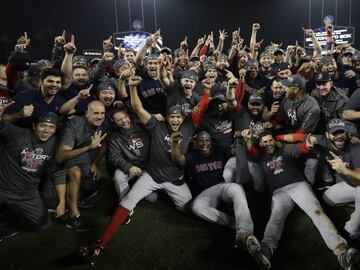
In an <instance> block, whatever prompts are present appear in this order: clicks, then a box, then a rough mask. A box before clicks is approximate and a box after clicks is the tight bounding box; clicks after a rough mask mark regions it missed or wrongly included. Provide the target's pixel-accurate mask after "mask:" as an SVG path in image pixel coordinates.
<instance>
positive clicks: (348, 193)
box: [323, 181, 360, 238]
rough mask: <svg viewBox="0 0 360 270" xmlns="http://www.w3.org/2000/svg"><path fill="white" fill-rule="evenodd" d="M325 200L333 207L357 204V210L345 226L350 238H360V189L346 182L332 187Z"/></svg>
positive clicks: (326, 193)
mask: <svg viewBox="0 0 360 270" xmlns="http://www.w3.org/2000/svg"><path fill="white" fill-rule="evenodd" d="M323 199H324V201H325V202H326V203H328V204H329V205H331V206H334V205H339V204H349V203H354V202H355V210H354V212H353V213H352V214H351V217H350V220H349V221H348V222H346V224H345V230H346V231H347V232H348V233H349V234H350V237H352V238H356V237H358V236H360V187H352V186H350V185H349V184H347V183H346V182H345V181H342V182H340V183H337V184H335V185H333V186H331V187H330V188H329V189H328V190H327V191H326V192H325V193H324V194H323Z"/></svg>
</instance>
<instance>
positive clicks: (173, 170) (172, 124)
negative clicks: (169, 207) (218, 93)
mask: <svg viewBox="0 0 360 270" xmlns="http://www.w3.org/2000/svg"><path fill="white" fill-rule="evenodd" d="M140 82H141V78H140V77H136V76H133V77H131V78H130V80H129V86H130V96H131V105H132V108H133V110H134V111H135V112H136V114H137V116H138V117H139V120H140V122H141V123H142V124H143V125H144V126H145V128H146V129H147V130H148V131H149V133H150V135H151V141H150V156H149V161H148V164H147V166H146V168H145V170H144V172H143V173H142V174H141V176H140V177H139V179H138V180H137V181H136V183H135V184H134V185H133V187H132V188H131V190H130V191H129V193H128V194H127V195H126V196H125V197H124V198H123V199H122V200H121V201H120V203H119V206H118V207H117V209H116V210H115V213H114V215H113V216H112V218H111V221H110V223H109V224H108V226H107V228H106V229H105V232H104V234H103V236H102V237H101V240H99V241H97V242H95V243H94V244H92V246H91V247H82V248H80V252H81V253H82V255H83V256H84V257H85V258H86V259H87V260H88V261H89V262H90V264H94V263H95V262H96V261H97V260H98V259H99V258H100V254H101V252H102V251H103V249H104V248H105V247H106V245H107V244H108V242H109V241H110V238H111V237H112V235H113V234H114V233H115V232H116V231H117V230H118V229H119V228H120V227H121V225H122V224H123V223H124V221H125V220H126V219H127V218H128V216H129V214H130V213H131V211H132V210H133V209H134V208H135V206H136V205H137V203H138V202H139V201H141V200H142V199H143V198H145V197H146V196H147V195H149V194H150V193H152V192H153V191H155V190H164V191H165V192H166V193H167V194H168V195H169V196H170V197H171V199H172V200H173V201H174V203H175V205H176V208H177V209H178V210H180V211H185V210H186V206H187V203H188V202H189V201H190V200H191V198H192V197H191V193H190V190H189V188H188V186H187V184H186V183H185V181H184V180H183V170H182V169H181V168H180V167H179V166H178V165H177V164H176V163H174V162H173V161H172V159H171V149H170V147H171V134H172V133H173V132H175V131H181V133H182V134H183V137H182V140H181V142H179V144H180V148H181V151H182V152H183V153H185V151H186V149H187V148H188V145H189V142H190V138H191V136H192V134H193V130H194V127H195V124H194V123H196V121H195V120H194V119H195V118H194V114H197V113H198V112H197V111H193V113H192V114H190V116H189V117H188V118H186V119H184V117H183V112H182V110H181V107H180V106H173V107H170V108H169V110H168V114H167V117H166V121H165V122H159V121H157V120H156V119H155V117H154V116H152V115H151V114H150V113H149V112H148V111H146V110H145V109H144V107H143V105H142V103H141V101H140V98H139V96H138V93H137V85H138V84H139V83H140ZM207 91H209V89H207ZM201 111H202V110H201V109H200V112H201Z"/></svg>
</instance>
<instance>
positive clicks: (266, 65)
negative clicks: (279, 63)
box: [260, 56, 272, 69]
mask: <svg viewBox="0 0 360 270" xmlns="http://www.w3.org/2000/svg"><path fill="white" fill-rule="evenodd" d="M271 64H272V59H271V57H270V56H264V57H261V58H260V65H261V66H262V67H263V68H265V69H268V68H269V67H270V66H271Z"/></svg>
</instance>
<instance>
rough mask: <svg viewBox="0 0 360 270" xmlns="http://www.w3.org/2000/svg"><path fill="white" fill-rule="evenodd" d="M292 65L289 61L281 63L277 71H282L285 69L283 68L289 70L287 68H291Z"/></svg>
mask: <svg viewBox="0 0 360 270" xmlns="http://www.w3.org/2000/svg"><path fill="white" fill-rule="evenodd" d="M290 68H291V66H290V64H289V63H285V62H283V63H280V64H279V65H278V66H277V67H276V72H280V71H283V70H287V69H290Z"/></svg>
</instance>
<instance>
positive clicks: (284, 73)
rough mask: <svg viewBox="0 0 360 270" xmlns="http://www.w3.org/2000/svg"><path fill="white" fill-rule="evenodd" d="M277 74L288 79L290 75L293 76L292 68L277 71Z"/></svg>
mask: <svg viewBox="0 0 360 270" xmlns="http://www.w3.org/2000/svg"><path fill="white" fill-rule="evenodd" d="M277 76H278V77H279V78H280V79H287V78H288V77H290V76H291V70H290V69H284V70H281V71H279V72H278V73H277Z"/></svg>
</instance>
